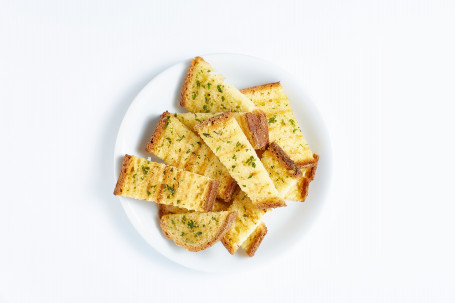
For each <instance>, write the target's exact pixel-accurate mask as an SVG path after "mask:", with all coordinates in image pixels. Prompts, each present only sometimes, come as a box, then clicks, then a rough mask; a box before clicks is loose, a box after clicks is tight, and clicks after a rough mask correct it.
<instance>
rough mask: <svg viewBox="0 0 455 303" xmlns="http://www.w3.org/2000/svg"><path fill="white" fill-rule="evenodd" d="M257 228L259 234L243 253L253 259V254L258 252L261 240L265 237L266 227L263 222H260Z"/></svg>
mask: <svg viewBox="0 0 455 303" xmlns="http://www.w3.org/2000/svg"><path fill="white" fill-rule="evenodd" d="M257 228H260V230H259V234H257V235H256V236H255V237H254V240H253V241H252V242H251V244H250V246H248V248H247V249H245V253H246V254H247V256H248V257H250V258H251V257H254V254H255V253H256V251H257V250H258V248H259V246H260V245H261V243H262V240H263V239H264V237H265V235H266V234H267V232H268V230H267V226H266V225H265V224H264V222H261V224H259V225H258V227H256V229H257Z"/></svg>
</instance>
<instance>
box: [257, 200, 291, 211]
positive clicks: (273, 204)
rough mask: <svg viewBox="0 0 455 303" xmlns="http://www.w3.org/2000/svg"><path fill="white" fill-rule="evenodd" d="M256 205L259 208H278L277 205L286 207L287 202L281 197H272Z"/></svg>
mask: <svg viewBox="0 0 455 303" xmlns="http://www.w3.org/2000/svg"><path fill="white" fill-rule="evenodd" d="M255 206H256V207H257V208H259V209H269V208H277V207H285V206H287V205H286V202H284V200H281V199H270V200H264V201H260V202H259V203H256V204H255Z"/></svg>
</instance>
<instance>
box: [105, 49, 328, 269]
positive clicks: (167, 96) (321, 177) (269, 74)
mask: <svg viewBox="0 0 455 303" xmlns="http://www.w3.org/2000/svg"><path fill="white" fill-rule="evenodd" d="M204 59H205V60H206V61H208V62H209V63H210V64H212V66H213V67H214V68H215V69H216V70H217V71H218V72H220V73H221V74H223V75H224V76H225V77H226V79H227V81H228V82H230V83H232V84H234V85H235V86H236V87H238V88H246V87H251V86H255V85H260V84H265V83H270V82H276V81H281V84H282V85H283V87H284V90H285V92H286V94H287V96H288V97H289V99H290V100H291V105H292V107H293V109H294V112H295V116H296V118H297V119H298V121H299V123H300V126H301V128H302V131H303V133H304V136H305V138H306V139H307V141H308V143H309V145H310V147H311V149H312V150H313V152H315V153H317V154H319V155H320V161H319V167H318V170H317V173H316V178H315V180H314V181H313V182H312V183H311V185H310V191H309V195H308V198H307V199H306V201H305V202H304V203H298V202H287V204H288V206H287V207H283V208H279V209H276V210H274V211H273V212H272V213H271V214H269V215H268V216H267V218H266V220H265V223H266V225H267V227H268V234H267V236H266V237H265V238H264V240H263V242H262V244H261V246H260V247H259V249H258V251H257V252H256V255H255V256H254V257H253V258H249V257H247V256H246V255H245V253H244V252H243V251H239V252H237V253H236V254H235V255H234V256H232V255H230V254H229V253H228V252H227V250H226V249H225V248H224V247H223V245H222V244H221V243H217V244H216V245H214V246H213V247H211V248H209V249H207V250H205V251H202V252H198V253H192V252H188V251H186V250H185V249H183V248H181V247H178V246H176V245H175V244H174V243H173V242H172V241H171V240H168V239H166V238H165V237H164V236H163V234H162V233H161V230H160V227H159V219H158V215H157V207H156V204H155V203H150V202H145V201H138V200H134V199H129V198H124V197H119V199H120V201H121V203H122V205H123V207H124V209H125V211H126V213H127V215H128V217H129V219H130V221H131V223H132V224H133V225H134V227H135V228H136V230H137V231H138V232H139V234H141V236H142V237H143V238H144V239H145V240H146V241H147V242H148V243H149V244H150V245H151V246H152V247H153V248H154V249H156V250H157V251H158V252H160V253H161V254H163V255H164V256H166V257H167V258H169V259H171V260H172V261H174V262H176V263H178V264H181V265H183V266H186V267H189V268H193V269H197V270H201V271H209V272H220V271H232V270H237V269H247V268H249V267H251V266H255V265H259V264H265V263H270V262H271V261H272V260H273V259H275V258H276V257H278V256H282V254H283V253H285V252H288V251H289V250H290V248H291V247H292V246H294V245H295V244H296V243H297V242H298V241H299V240H302V239H303V238H304V235H305V232H306V231H307V230H308V228H309V227H310V224H311V222H312V221H313V219H314V218H315V216H316V213H317V210H319V209H320V207H321V205H322V203H323V199H324V196H325V192H326V191H327V188H328V185H329V179H330V159H331V155H330V144H329V138H328V134H327V131H326V129H325V126H324V124H323V121H322V118H321V116H320V115H319V113H318V111H317V110H316V107H315V106H314V105H313V104H312V103H311V102H310V101H309V100H308V98H307V97H306V95H305V93H304V90H302V89H301V87H303V86H302V84H301V83H299V82H297V81H295V80H294V79H293V77H292V76H290V75H289V74H287V73H286V72H284V71H283V70H281V69H280V68H278V67H276V66H274V65H273V64H271V63H269V62H266V61H263V60H261V59H257V58H254V57H250V56H245V55H235V54H215V55H208V56H204ZM189 63H190V60H187V61H185V62H181V63H179V64H176V65H174V66H172V67H170V68H168V69H166V70H165V71H163V72H162V73H161V74H159V75H158V76H156V77H155V78H154V79H152V80H151V81H150V82H149V83H148V84H147V85H146V86H145V87H144V88H143V89H142V91H141V92H140V93H139V95H137V97H136V98H135V99H134V101H133V103H131V105H130V107H129V109H128V111H127V113H126V115H125V117H124V118H123V121H122V125H121V127H120V130H119V133H118V136H117V142H116V145H115V152H114V171H115V178H116V179H117V177H118V175H119V173H120V166H121V162H122V158H123V156H124V155H125V154H131V155H136V156H140V157H145V158H146V157H150V156H151V155H150V154H148V153H146V152H145V146H146V144H147V141H148V140H149V138H150V136H151V135H152V133H153V130H154V129H155V126H156V124H157V123H158V120H159V116H160V115H161V114H162V113H163V112H164V111H166V110H168V111H170V112H184V111H186V110H185V109H184V108H182V107H180V105H179V100H180V89H181V87H182V84H183V80H184V78H185V75H186V72H187V69H188V66H189ZM152 160H153V161H158V162H162V161H160V160H159V159H158V158H156V157H154V156H152Z"/></svg>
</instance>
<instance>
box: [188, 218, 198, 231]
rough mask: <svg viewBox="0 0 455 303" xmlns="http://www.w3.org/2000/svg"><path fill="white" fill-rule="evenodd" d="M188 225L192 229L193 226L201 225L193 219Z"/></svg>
mask: <svg viewBox="0 0 455 303" xmlns="http://www.w3.org/2000/svg"><path fill="white" fill-rule="evenodd" d="M188 227H189V228H190V229H193V228H195V227H199V225H197V223H196V222H194V221H193V220H189V221H188Z"/></svg>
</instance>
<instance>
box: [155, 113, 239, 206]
mask: <svg viewBox="0 0 455 303" xmlns="http://www.w3.org/2000/svg"><path fill="white" fill-rule="evenodd" d="M177 117H178V115H177V114H170V113H169V112H164V113H163V114H162V115H161V117H160V121H159V122H158V125H157V127H156V128H155V131H154V133H153V135H152V137H151V138H150V140H149V142H148V144H147V147H146V151H147V152H149V153H153V154H154V155H156V156H157V157H159V158H160V159H162V160H163V161H164V162H166V163H167V164H169V165H173V166H176V167H178V168H181V169H184V170H186V171H190V172H193V173H195V174H199V175H204V176H206V177H209V178H211V179H214V180H218V181H219V182H220V186H219V187H218V192H217V196H218V197H219V198H220V199H222V200H224V201H226V202H229V201H231V200H232V194H233V192H234V190H235V188H236V184H237V183H236V182H235V180H234V179H233V178H232V177H231V175H230V174H229V172H228V170H227V169H226V167H224V165H223V164H221V162H220V160H219V159H218V158H217V157H215V155H214V154H213V152H212V151H211V150H210V148H209V147H208V146H207V145H206V144H205V143H204V141H203V140H201V138H200V137H199V136H198V135H197V134H195V133H194V132H193V131H191V130H190V129H189V128H188V127H186V126H185V125H184V124H183V123H182V122H180V120H179V119H178V118H177Z"/></svg>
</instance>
